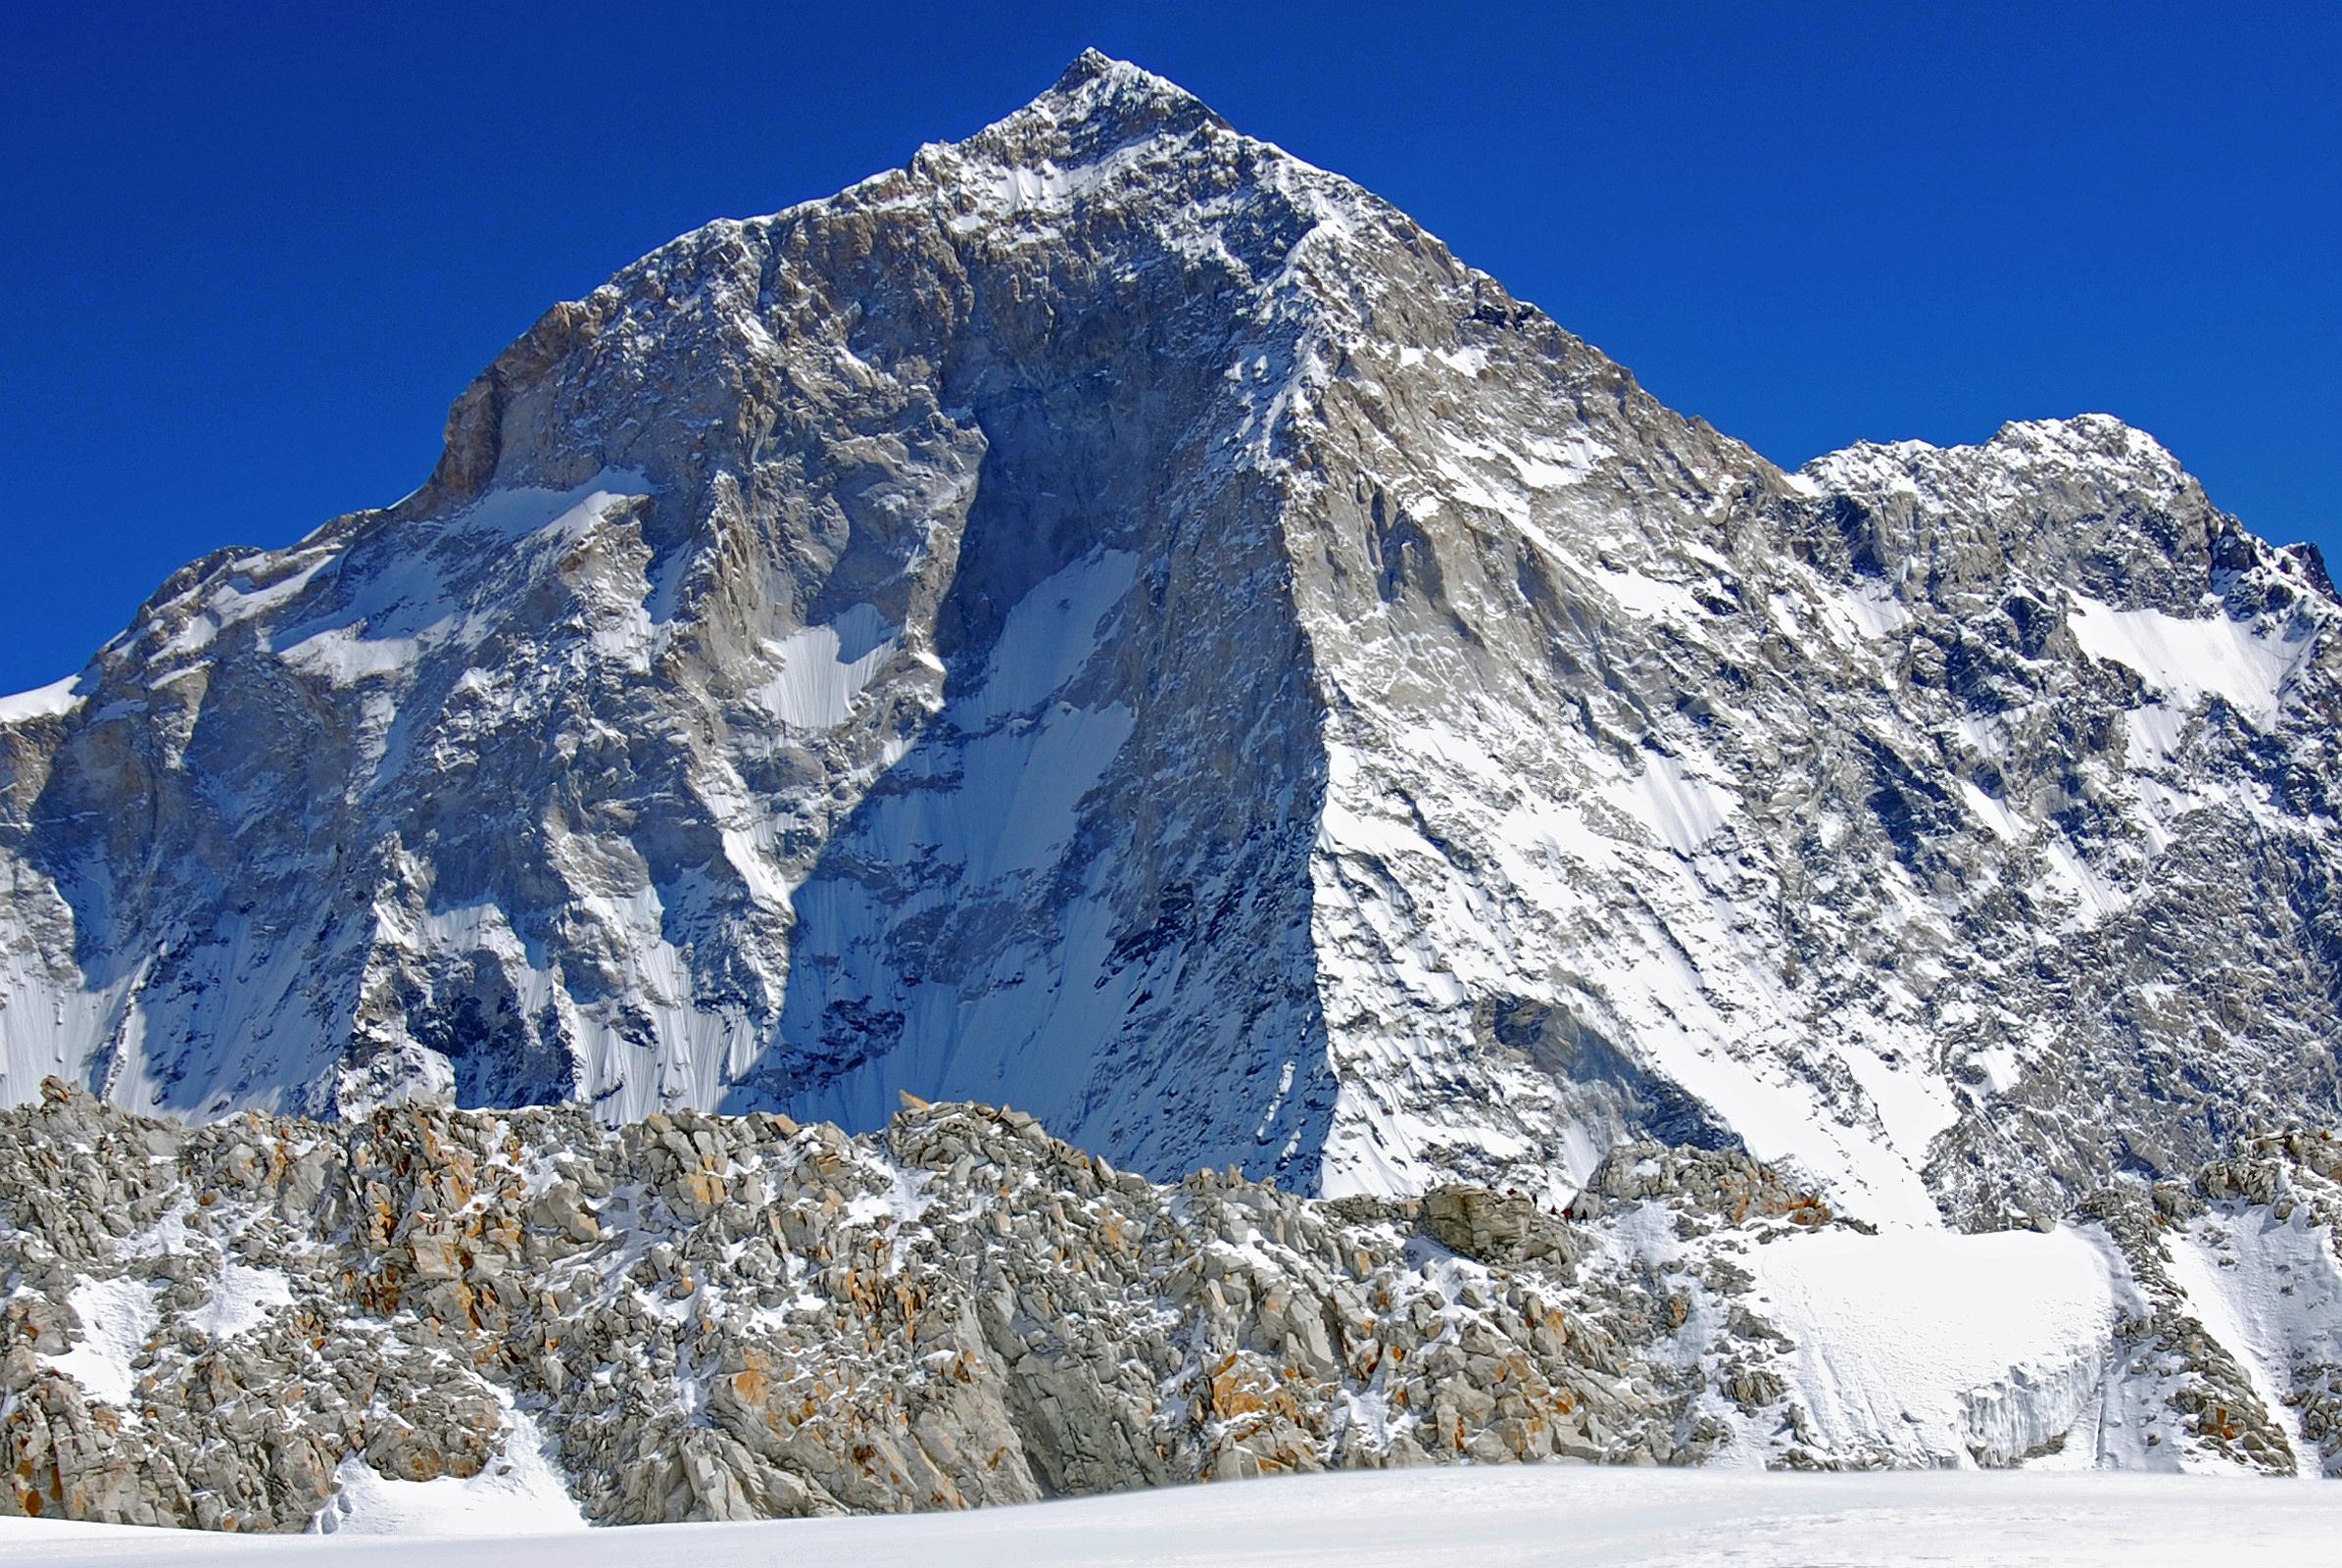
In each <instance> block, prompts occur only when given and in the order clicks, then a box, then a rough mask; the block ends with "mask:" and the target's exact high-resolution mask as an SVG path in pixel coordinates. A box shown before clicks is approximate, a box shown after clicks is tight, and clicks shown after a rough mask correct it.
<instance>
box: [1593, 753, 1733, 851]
mask: <svg viewBox="0 0 2342 1568" xmlns="http://www.w3.org/2000/svg"><path fill="white" fill-rule="evenodd" d="M1601 795H1602V798H1603V799H1604V800H1606V801H1608V802H1609V803H1610V804H1611V805H1613V806H1615V807H1617V808H1618V809H1620V810H1622V811H1625V812H1626V813H1627V814H1628V815H1630V816H1632V817H1634V818H1635V820H1636V821H1638V822H1640V823H1642V824H1643V825H1644V826H1645V827H1647V828H1649V829H1650V830H1651V833H1652V835H1653V836H1654V837H1656V838H1657V839H1658V840H1659V842H1660V843H1662V844H1664V845H1666V846H1667V847H1668V848H1669V849H1671V850H1674V851H1675V852H1676V853H1677V854H1678V855H1689V854H1690V853H1691V852H1692V851H1694V850H1696V849H1698V848H1699V847H1700V846H1701V845H1702V844H1705V843H1706V842H1707V841H1708V840H1710V839H1712V838H1714V837H1715V836H1716V835H1717V834H1718V833H1719V832H1721V831H1723V828H1724V825H1725V823H1727V822H1728V821H1730V820H1731V819H1732V816H1733V814H1734V813H1735V812H1736V811H1737V810H1738V809H1739V804H1740V803H1739V798H1738V797H1737V796H1735V795H1734V794H1733V793H1732V790H1731V789H1730V788H1729V787H1727V786H1725V785H1722V784H1718V783H1713V782H1711V781H1709V780H1707V779H1703V778H1700V777H1698V776H1696V775H1694V774H1692V773H1690V772H1687V771H1686V770H1685V769H1684V767H1683V763H1682V762H1681V761H1680V760H1677V759H1675V758H1672V757H1666V756H1662V755H1660V754H1659V753H1656V752H1652V753H1647V754H1645V756H1644V758H1643V768H1642V771H1641V772H1640V773H1639V774H1637V775H1636V776H1635V777H1634V778H1632V779H1628V780H1625V781H1623V782H1621V783H1618V784H1613V785H1610V786H1608V787H1606V788H1605V789H1603V790H1602V791H1601Z"/></svg>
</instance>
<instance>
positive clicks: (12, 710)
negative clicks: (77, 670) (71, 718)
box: [0, 675, 81, 724]
mask: <svg viewBox="0 0 2342 1568" xmlns="http://www.w3.org/2000/svg"><path fill="white" fill-rule="evenodd" d="M80 683H81V677H80V676H78V675H68V676H66V678H65V679H63V680H53V681H51V682H49V684H48V685H46V686H36V687H34V688H33V689H32V690H31V691H28V692H19V693H17V694H16V695H15V696H14V697H0V724H22V723H23V722H24V720H26V719H28V718H50V717H54V716H55V715H57V714H59V713H70V712H72V711H73V709H74V707H75V706H76V705H77V704H79V702H80V701H81V699H80V698H78V697H76V696H74V695H73V688H74V687H75V686H78V685H79V684H80Z"/></svg>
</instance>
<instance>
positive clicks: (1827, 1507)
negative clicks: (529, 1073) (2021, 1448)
mask: <svg viewBox="0 0 2342 1568" xmlns="http://www.w3.org/2000/svg"><path fill="white" fill-rule="evenodd" d="M2337 1531H2342V1488H2326V1487H2300V1486H2292V1485H2289V1484H2286V1483H2283V1482H2269V1481H2252V1480H2241V1479H2213V1478H2209V1477H2187V1476H2093V1475H2040V1474H2016V1475H2007V1474H1994V1475H1982V1474H1976V1473H1974V1472H1968V1473H1961V1472H1948V1471H1933V1472H1920V1473H1903V1474H1884V1475H1793V1474H1778V1473H1777V1474H1764V1473H1752V1472H1718V1471H1662V1470H1650V1469H1596V1468H1591V1467H1587V1466H1581V1465H1566V1464H1554V1465H1542V1466H1535V1467H1520V1466H1505V1467H1490V1468H1478V1467H1457V1468H1454V1469H1443V1470H1396V1471H1384V1472H1369V1473H1358V1474H1348V1475H1331V1476H1307V1477H1286V1478H1279V1479H1274V1480H1267V1481H1252V1482H1239V1483H1222V1484H1216V1485H1212V1486H1199V1487H1185V1488H1179V1489H1175V1490H1169V1491H1161V1492H1143V1493H1129V1494H1124V1495H1118V1496H1108V1497H1090V1498H1083V1499H1079V1500H1074V1501H1066V1502H1049V1503H1040V1504H1036V1505H1033V1506H1029V1507H1021V1508H991V1509H984V1510H981V1511H977V1512H972V1513H933V1514H910V1515H892V1516H881V1517H861V1518H844V1519H792V1520H778V1521H771V1522H764V1523H754V1524H698V1525H648V1526H638V1527H635V1528H631V1529H625V1530H603V1531H594V1532H592V1533H590V1534H552V1535H537V1536H519V1537H508V1538H504V1539H498V1540H434V1541H431V1542H429V1543H427V1544H426V1543H416V1542H403V1541H352V1540H349V1539H347V1538H346V1536H343V1537H336V1538H335V1539H332V1540H325V1541H320V1540H318V1539H317V1538H315V1537H276V1538H253V1537H244V1536H222V1535H199V1534H196V1533H193V1532H177V1531H162V1530H134V1529H128V1528H123V1527H119V1526H106V1525H72V1524H61V1523H56V1522H52V1521H45V1520H38V1519H0V1552H5V1554H6V1555H7V1557H8V1560H9V1561H10V1562H11V1564H13V1565H16V1568H83V1565H91V1564H99V1563H105V1564H116V1563H120V1564H138V1565H142V1568H171V1565H175V1564H182V1563H213V1562H222V1561H230V1560H232V1561H235V1562H239V1563H271V1564H281V1565H282V1568H305V1565H309V1564H327V1563H333V1564H358V1565H367V1564H370V1565H373V1568H422V1565H424V1564H429V1565H431V1568H466V1565H473V1564H480V1565H492V1568H751V1565H762V1564H765V1563H771V1562H795V1561H804V1562H852V1563H854V1564H856V1565H857V1568H929V1565H931V1564H935V1563H951V1564H952V1565H954V1568H1076V1565H1080V1568H1117V1565H1125V1568H1127V1565H1135V1564H1148V1565H1152V1568H1267V1565H1271V1564H1274V1565H1277V1568H1423V1565H1425V1564H1434V1563H1470V1564H1472V1565H1473V1568H1523V1565H1528V1564H1555V1563H1565V1562H1566V1563H1569V1564H1572V1565H1579V1568H1611V1565H1624V1564H1650V1565H1656V1564H1663V1563H1664V1564H1700V1563H1733V1564H1744V1565H1766V1564H1780V1565H1787V1564H1812V1563H1830V1564H1833V1565H1858V1564H1881V1565H1883V1564H1906V1563H1912V1562H1920V1561H1925V1562H1928V1563H1938V1564H1953V1565H1976V1568H1981V1565H1985V1564H1994V1565H2018V1564H2023V1565H2027V1568H2029V1565H2032V1564H2036V1563H2043V1562H2055V1563H2060V1564H2068V1565H2073V1568H2101V1565H2103V1568H2166V1565H2169V1568H2201V1565H2202V1564H2205V1563H2231V1562H2244V1561H2255V1562H2276V1561H2291V1562H2318V1561H2323V1560H2325V1559H2326V1558H2327V1557H2328V1556H2329V1555H2330V1554H2331V1550H2332V1544H2333V1541H2334V1539H2335V1535H2336V1532H2337Z"/></svg>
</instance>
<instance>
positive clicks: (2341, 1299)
mask: <svg viewBox="0 0 2342 1568" xmlns="http://www.w3.org/2000/svg"><path fill="white" fill-rule="evenodd" d="M2169 1251H2170V1257H2171V1262H2170V1264H2169V1268H2170V1271H2171V1280H2172V1282H2173V1283H2174V1284H2176V1285H2178V1286H2179V1288H2180V1289H2182V1290H2183V1291H2185V1292H2186V1293H2187V1309H2188V1311H2189V1313H2190V1314H2192V1315H2193V1316H2194V1317H2195V1319H2196V1320H2197V1321H2198V1322H2200V1323H2202V1324H2203V1325H2204V1328H2205V1329H2206V1331H2207V1332H2209V1333H2210V1334H2211V1335H2212V1337H2213V1338H2214V1339H2216V1340H2218V1341H2220V1344H2221V1345H2222V1346H2224V1347H2226V1348H2228V1349H2229V1350H2230V1351H2231V1352H2232V1353H2234V1355H2235V1356H2236V1359H2237V1361H2238V1363H2239V1364H2240V1365H2242V1366H2243V1368H2244V1371H2245V1375H2246V1376H2247V1377H2248V1378H2249V1379H2251V1381H2252V1385H2253V1392H2254V1393H2255V1394H2257V1395H2259V1396H2260V1397H2261V1402H2262V1404H2263V1405H2264V1406H2266V1407H2267V1408H2268V1410H2269V1416H2270V1418H2271V1419H2273V1420H2274V1421H2276V1422H2277V1424H2278V1425H2279V1426H2281V1427H2283V1428H2285V1429H2286V1436H2287V1440H2288V1441H2289V1442H2290V1443H2291V1444H2292V1446H2293V1451H2294V1454H2295V1457H2296V1460H2297V1461H2298V1462H2299V1463H2300V1464H2301V1467H2302V1471H2303V1473H2304V1474H2305V1475H2311V1476H2315V1475H2317V1474H2318V1463H2317V1456H2318V1446H2317V1443H2316V1442H2315V1441H2314V1440H2313V1439H2311V1438H2310V1437H2309V1436H2308V1435H2307V1434H2306V1433H2304V1432H2303V1430H2302V1424H2301V1414H2302V1413H2301V1411H2300V1409H2299V1408H2298V1407H2294V1406H2288V1405H2287V1404H2286V1403H2285V1396H2286V1395H2287V1394H2288V1393H2290V1392H2291V1391H2292V1389H2293V1387H2294V1382H2295V1371H2294V1369H2295V1368H2296V1367H2315V1366H2328V1365H2333V1364H2335V1363H2337V1362H2342V1263H2338V1262H2337V1259H2336V1258H2335V1255H2334V1250H2333V1248H2332V1247H2331V1246H2330V1245H2329V1244H2328V1241H2327V1237H2326V1232H2325V1229H2324V1228H2323V1227H2322V1226H2318V1225H2314V1224H2312V1223H2310V1217H2309V1213H2308V1211H2307V1205H2304V1206H2303V1207H2302V1208H2300V1209H2297V1210H2296V1211H2295V1213H2294V1215H2293V1217H2292V1218H2291V1219H2288V1220H2280V1219H2277V1218H2276V1217H2275V1216H2274V1215H2273V1214H2272V1213H2271V1212H2269V1210H2268V1209H2266V1208H2249V1209H2243V1210H2233V1209H2216V1210H2215V1211H2214V1212H2213V1213H2212V1214H2210V1215H2207V1216H2206V1217H2204V1218H2202V1219H2200V1220H2198V1221H2196V1222H2195V1223H2194V1224H2193V1225H2191V1226H2190V1227H2189V1228H2188V1229H2187V1231H2186V1232H2185V1233H2184V1234H2181V1235H2176V1236H2173V1237H2171V1238H2170V1246H2169Z"/></svg>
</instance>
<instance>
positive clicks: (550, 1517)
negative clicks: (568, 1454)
mask: <svg viewBox="0 0 2342 1568" xmlns="http://www.w3.org/2000/svg"><path fill="white" fill-rule="evenodd" d="M505 1421H506V1426H505V1433H504V1441H503V1443H501V1444H500V1445H498V1451H497V1453H496V1456H495V1457H493V1458H491V1459H490V1460H489V1461H488V1464H487V1467H486V1468H485V1469H483V1470H481V1471H480V1473H479V1474H478V1475H476V1476H470V1477H466V1478H464V1479H462V1480H458V1479H457V1478H456V1477H454V1476H441V1477H439V1478H438V1479H437V1480H435V1481H393V1480H392V1479H390V1478H389V1477H387V1476H385V1475H383V1474H382V1473H381V1472H379V1471H377V1470H376V1469H374V1467H373V1466H371V1465H369V1464H367V1463H366V1461H365V1460H364V1459H362V1458H359V1457H357V1456H356V1455H352V1456H351V1457H350V1458H347V1459H344V1460H343V1461H342V1463H341V1468H340V1469H339V1470H336V1471H335V1472H334V1477H333V1479H334V1481H335V1482H336V1483H337V1484H338V1485H339V1487H340V1489H341V1490H340V1491H339V1492H338V1493H336V1494H335V1495H334V1497H333V1500H332V1501H330V1502H328V1503H327V1504H326V1505H325V1506H324V1508H323V1509H322V1510H320V1511H319V1512H318V1514H317V1526H316V1528H317V1531H318V1532H319V1533H321V1534H325V1535H359V1536H528V1535H540V1534H543V1533H545V1532H547V1531H554V1530H582V1529H584V1528H585V1523H586V1520H585V1515H584V1514H582V1513H580V1512H579V1511H578V1507H577V1503H576V1502H575V1501H574V1500H573V1499H572V1498H571V1497H570V1495H569V1489H568V1488H567V1487H566V1486H565V1485H563V1484H562V1481H561V1473H560V1472H559V1471H557V1470H556V1469H555V1468H554V1467H553V1464H552V1462H551V1461H550V1460H548V1459H547V1458H546V1456H545V1437H544V1434H543V1433H541V1432H540V1431H538V1429H537V1424H536V1422H535V1421H533V1420H531V1419H530V1418H529V1416H528V1414H527V1413H526V1412H525V1411H522V1410H519V1409H516V1408H513V1407H512V1406H509V1405H508V1406H507V1407H506V1411H505Z"/></svg>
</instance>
